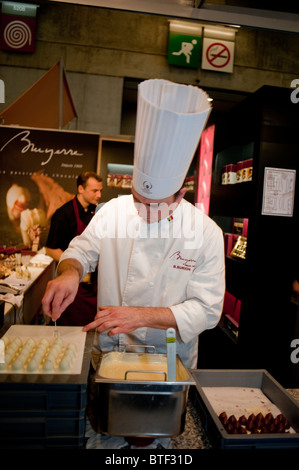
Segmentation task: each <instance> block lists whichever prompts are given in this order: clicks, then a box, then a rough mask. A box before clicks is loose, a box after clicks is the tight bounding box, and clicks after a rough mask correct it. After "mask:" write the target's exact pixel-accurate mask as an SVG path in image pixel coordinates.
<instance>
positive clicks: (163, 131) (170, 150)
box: [133, 79, 211, 200]
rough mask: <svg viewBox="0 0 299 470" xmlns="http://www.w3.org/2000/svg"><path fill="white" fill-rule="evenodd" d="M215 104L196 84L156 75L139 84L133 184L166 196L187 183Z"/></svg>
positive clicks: (138, 189) (148, 195)
mask: <svg viewBox="0 0 299 470" xmlns="http://www.w3.org/2000/svg"><path fill="white" fill-rule="evenodd" d="M210 112H211V106H210V103H209V101H208V95H207V94H206V93H205V92H204V91H203V90H201V89H200V88H197V87H195V86H191V85H180V84H177V83H173V82H170V81H167V80H160V79H153V80H146V81H144V82H142V83H140V85H139V87H138V102H137V119H136V131H135V146H134V171H133V186H134V189H135V191H136V192H137V193H139V194H140V195H142V196H144V197H146V198H148V199H154V200H158V199H164V198H166V197H168V196H171V195H172V194H175V193H176V192H177V191H178V190H179V189H180V188H181V186H182V185H183V182H184V179H185V177H186V174H187V171H188V169H189V166H190V164H191V162H192V159H193V156H194V153H195V150H196V148H197V146H198V143H199V139H200V136H201V133H202V131H203V129H204V127H205V125H206V122H207V120H208V117H209V114H210Z"/></svg>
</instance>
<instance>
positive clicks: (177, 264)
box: [169, 251, 196, 271]
mask: <svg viewBox="0 0 299 470" xmlns="http://www.w3.org/2000/svg"><path fill="white" fill-rule="evenodd" d="M169 259H171V260H172V261H173V263H174V264H173V265H172V267H173V268H174V269H183V270H185V271H191V269H193V268H194V267H195V263H196V260H195V259H192V258H184V257H183V256H182V255H181V252H180V251H175V252H174V253H173V254H172V255H170V256H169Z"/></svg>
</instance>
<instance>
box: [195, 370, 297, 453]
mask: <svg viewBox="0 0 299 470" xmlns="http://www.w3.org/2000/svg"><path fill="white" fill-rule="evenodd" d="M191 373H192V376H193V377H194V378H195V381H196V387H192V394H191V399H192V401H193V403H194V405H195V407H196V408H197V409H198V411H199V413H200V415H201V421H202V423H203V424H204V427H205V430H206V432H207V434H208V436H209V438H210V441H211V442H212V444H213V446H215V447H217V448H221V449H273V448H275V449H298V448H299V406H298V403H297V402H296V401H295V400H294V399H293V398H292V397H291V395H290V394H289V393H288V392H287V391H286V390H285V389H284V388H283V387H282V386H281V385H280V384H279V383H278V382H277V381H276V380H275V379H274V378H273V377H272V376H271V375H270V374H269V373H268V372H267V371H266V370H264V369H258V370H254V369H253V370H237V369H233V370H228V369H221V370H217V369H215V370H208V369H199V370H192V371H191ZM204 387H256V388H259V389H260V390H261V391H262V392H263V393H264V394H265V395H266V397H267V398H268V399H269V400H270V401H271V402H272V403H273V404H274V405H276V406H277V407H278V408H279V409H280V412H281V413H282V414H283V415H284V416H285V417H286V418H288V419H289V421H290V423H291V426H292V428H293V429H294V431H295V432H294V433H277V434H246V435H244V434H228V433H227V432H226V430H225V429H224V426H223V425H222V423H221V422H220V420H219V418H218V416H217V414H216V412H215V410H214V409H213V407H212V405H211V402H210V401H209V399H208V397H207V395H206V394H205V392H204Z"/></svg>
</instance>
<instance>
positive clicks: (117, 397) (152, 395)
mask: <svg viewBox="0 0 299 470" xmlns="http://www.w3.org/2000/svg"><path fill="white" fill-rule="evenodd" d="M112 354H114V355H115V353H114V352H113V353H105V354H103V356H102V358H101V359H100V361H99V364H98V368H97V371H96V374H95V383H96V385H97V387H98V388H97V394H98V396H97V400H98V404H99V406H98V415H99V416H98V419H99V421H98V426H99V429H100V431H101V432H102V433H103V434H108V435H113V436H135V437H173V436H177V435H179V434H180V433H181V432H183V430H184V426H185V412H186V403H187V393H188V387H189V385H194V384H195V381H194V379H193V378H192V376H191V375H190V373H189V371H188V370H187V369H186V368H185V367H184V365H183V364H182V362H181V360H180V358H179V356H177V357H176V370H177V381H176V382H168V381H167V374H166V373H165V372H163V371H161V372H160V373H159V372H157V370H155V371H154V374H157V380H147V374H148V373H149V372H148V370H139V372H140V374H139V375H140V376H142V379H141V378H137V380H132V379H130V377H133V371H132V370H131V371H130V370H127V371H126V372H125V374H124V377H123V378H122V379H120V378H118V379H113V378H107V377H103V376H102V375H101V366H102V364H103V361H107V360H109V355H112ZM118 354H127V355H128V356H127V357H128V358H130V357H132V354H135V356H136V353H118ZM139 356H141V355H139ZM143 356H146V357H147V359H149V360H150V361H155V360H156V359H157V360H160V359H163V358H164V359H163V360H164V361H165V358H166V355H165V354H145V353H143ZM114 357H115V356H114ZM130 368H131V366H130ZM111 370H113V365H111ZM135 371H136V369H135ZM109 375H110V374H109ZM112 375H113V374H112Z"/></svg>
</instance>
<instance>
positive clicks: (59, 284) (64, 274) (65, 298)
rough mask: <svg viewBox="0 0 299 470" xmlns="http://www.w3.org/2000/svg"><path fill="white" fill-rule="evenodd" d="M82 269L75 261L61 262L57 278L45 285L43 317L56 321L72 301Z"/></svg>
mask: <svg viewBox="0 0 299 470" xmlns="http://www.w3.org/2000/svg"><path fill="white" fill-rule="evenodd" d="M80 273H82V267H81V265H80V263H78V262H77V261H75V260H65V261H62V263H61V265H59V267H58V274H59V276H58V277H57V278H56V279H53V280H52V281H49V282H48V284H47V288H46V292H45V294H44V296H43V298H42V306H43V311H44V313H45V315H48V316H49V317H51V318H52V320H53V321H56V320H57V319H58V318H59V317H60V315H61V314H62V312H64V310H65V309H66V308H67V307H68V306H69V305H70V304H71V303H72V302H73V301H74V299H75V297H76V294H77V290H78V286H79V281H80V278H81V274H80Z"/></svg>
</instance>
